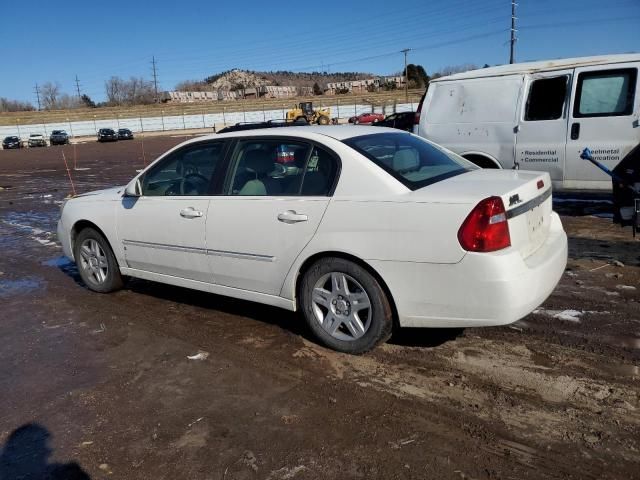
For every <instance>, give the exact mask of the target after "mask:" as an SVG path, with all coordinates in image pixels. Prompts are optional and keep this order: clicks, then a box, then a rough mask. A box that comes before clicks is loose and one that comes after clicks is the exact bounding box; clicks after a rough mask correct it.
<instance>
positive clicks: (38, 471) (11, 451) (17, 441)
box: [0, 423, 91, 480]
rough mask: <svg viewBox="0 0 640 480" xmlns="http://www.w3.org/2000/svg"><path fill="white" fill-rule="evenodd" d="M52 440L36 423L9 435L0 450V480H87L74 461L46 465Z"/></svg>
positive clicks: (88, 477) (23, 426)
mask: <svg viewBox="0 0 640 480" xmlns="http://www.w3.org/2000/svg"><path fill="white" fill-rule="evenodd" d="M51 437H52V435H51V433H49V431H48V430H47V429H46V428H44V427H43V426H42V425H38V424H37V423H27V424H25V425H22V426H21V427H19V428H17V429H15V430H14V431H13V432H11V434H10V435H9V437H8V438H7V440H6V442H5V444H4V445H3V446H2V449H1V450H0V480H16V479H20V478H32V479H34V480H36V479H37V480H45V479H46V480H90V479H91V477H90V476H89V474H87V473H86V472H85V471H84V470H83V469H82V467H80V465H79V464H78V463H76V462H69V463H55V462H54V463H50V462H49V457H51V455H52V453H53V449H52V448H51V446H50V445H49V443H50V441H51Z"/></svg>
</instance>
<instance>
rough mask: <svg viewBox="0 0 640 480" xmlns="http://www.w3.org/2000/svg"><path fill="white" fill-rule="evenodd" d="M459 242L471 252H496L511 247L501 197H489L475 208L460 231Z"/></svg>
mask: <svg viewBox="0 0 640 480" xmlns="http://www.w3.org/2000/svg"><path fill="white" fill-rule="evenodd" d="M458 241H459V242H460V245H461V246H462V248H464V249H465V250H468V251H470V252H495V251H496V250H502V249H503V248H507V247H510V246H511V236H510V235H509V224H508V223H507V215H506V211H505V209H504V203H502V199H501V198H500V197H489V198H485V199H484V200H482V201H481V202H480V203H478V205H476V206H475V208H474V209H473V210H471V213H470V214H469V215H468V216H467V218H466V219H465V221H464V222H463V223H462V226H461V227H460V230H458Z"/></svg>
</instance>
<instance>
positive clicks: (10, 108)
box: [0, 97, 35, 112]
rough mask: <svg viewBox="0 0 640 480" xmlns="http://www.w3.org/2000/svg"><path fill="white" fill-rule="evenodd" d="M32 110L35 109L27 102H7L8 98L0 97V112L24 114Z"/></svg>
mask: <svg viewBox="0 0 640 480" xmlns="http://www.w3.org/2000/svg"><path fill="white" fill-rule="evenodd" d="M33 110H35V108H34V107H33V105H31V104H30V103H29V102H21V101H19V100H9V99H8V98H4V97H0V112H25V111H33Z"/></svg>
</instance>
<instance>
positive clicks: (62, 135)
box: [49, 130, 69, 145]
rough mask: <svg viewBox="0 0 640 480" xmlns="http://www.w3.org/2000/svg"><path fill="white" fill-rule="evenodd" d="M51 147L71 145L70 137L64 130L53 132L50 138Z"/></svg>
mask: <svg viewBox="0 0 640 480" xmlns="http://www.w3.org/2000/svg"><path fill="white" fill-rule="evenodd" d="M49 143H50V144H51V145H67V144H68V143H69V135H68V134H67V132H65V131H64V130H53V131H52V132H51V135H50V136H49Z"/></svg>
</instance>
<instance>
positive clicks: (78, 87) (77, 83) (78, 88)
mask: <svg viewBox="0 0 640 480" xmlns="http://www.w3.org/2000/svg"><path fill="white" fill-rule="evenodd" d="M76 92H78V98H80V97H81V96H82V95H80V80H78V75H76Z"/></svg>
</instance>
